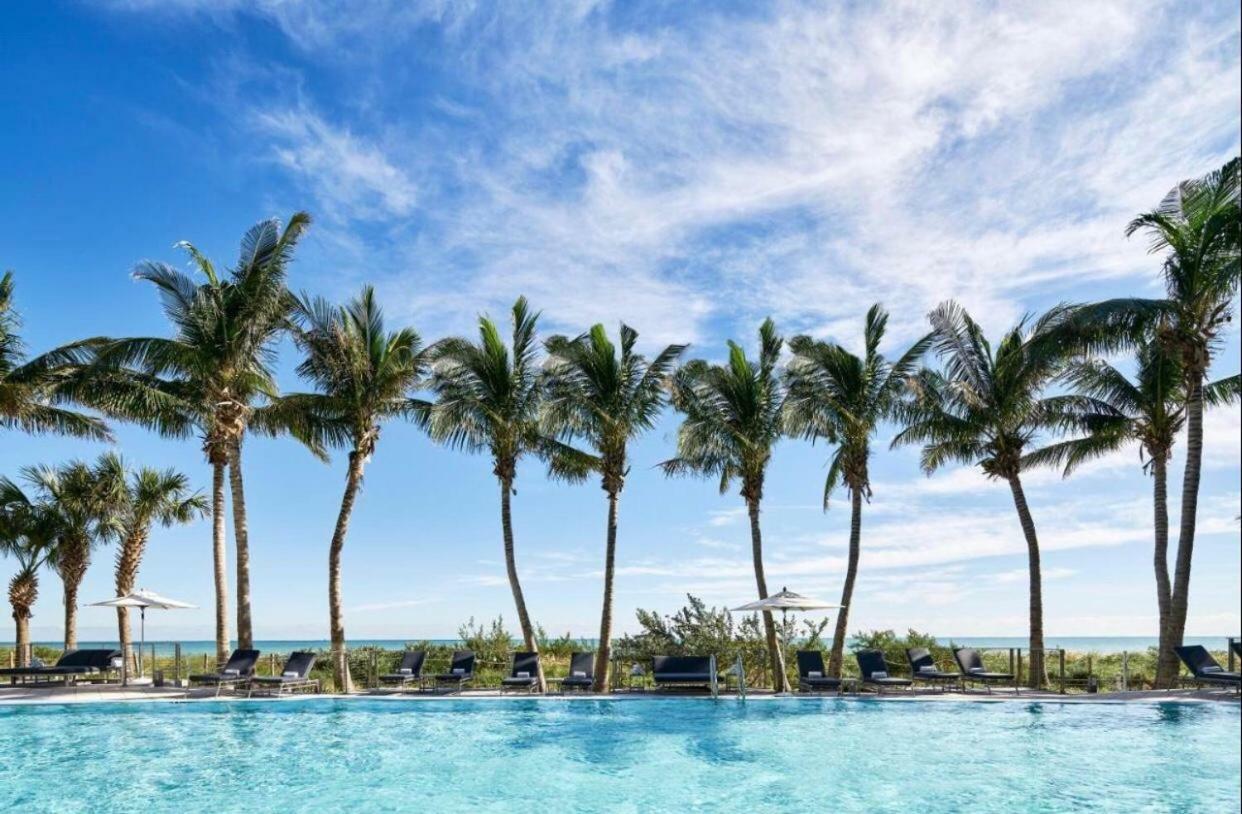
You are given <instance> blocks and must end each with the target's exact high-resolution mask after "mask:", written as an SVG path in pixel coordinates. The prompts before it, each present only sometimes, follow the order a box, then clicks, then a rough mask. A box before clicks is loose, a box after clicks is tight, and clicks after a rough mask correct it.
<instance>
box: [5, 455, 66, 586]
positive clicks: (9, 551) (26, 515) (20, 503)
mask: <svg viewBox="0 0 1242 814" xmlns="http://www.w3.org/2000/svg"><path fill="white" fill-rule="evenodd" d="M61 529H62V519H61V517H60V516H59V514H57V513H56V512H55V511H52V510H51V509H49V507H48V506H47V505H46V504H44V503H41V502H37V501H34V500H31V499H30V497H29V496H28V495H27V494H26V493H25V492H24V491H23V490H22V488H21V487H20V486H19V485H17V484H16V483H15V482H13V481H12V480H10V479H9V478H7V477H0V554H4V555H6V556H10V557H13V558H14V559H15V560H17V570H18V576H31V575H33V574H34V573H35V572H36V571H38V570H39V568H41V567H42V566H43V563H44V562H46V560H47V558H48V556H49V555H50V554H51V553H52V548H53V546H54V545H55V543H56V540H57V538H58V536H59V535H60V533H61Z"/></svg>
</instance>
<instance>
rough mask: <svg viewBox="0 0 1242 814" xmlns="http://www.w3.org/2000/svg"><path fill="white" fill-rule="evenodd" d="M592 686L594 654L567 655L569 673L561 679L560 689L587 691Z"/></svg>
mask: <svg viewBox="0 0 1242 814" xmlns="http://www.w3.org/2000/svg"><path fill="white" fill-rule="evenodd" d="M593 686H595V654H594V653H574V654H573V655H571V656H570V657H569V675H567V676H565V677H564V678H562V679H561V689H562V690H582V691H584V692H589V691H590V689H591V688H592V687H593Z"/></svg>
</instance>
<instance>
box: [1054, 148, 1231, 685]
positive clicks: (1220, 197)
mask: <svg viewBox="0 0 1242 814" xmlns="http://www.w3.org/2000/svg"><path fill="white" fill-rule="evenodd" d="M1240 164H1242V159H1238V158H1234V159H1232V160H1231V161H1229V162H1228V163H1227V164H1225V166H1223V167H1221V168H1220V169H1219V170H1216V171H1215V172H1211V173H1208V174H1207V175H1205V176H1203V177H1202V178H1198V179H1193V180H1188V181H1183V182H1182V183H1180V184H1178V185H1177V186H1176V187H1175V188H1174V189H1173V190H1172V191H1170V192H1169V194H1168V195H1167V196H1165V199H1164V200H1163V201H1161V203H1160V205H1159V206H1158V207H1157V208H1156V209H1155V210H1153V211H1151V212H1145V213H1143V214H1141V215H1139V216H1138V217H1136V218H1135V219H1134V220H1132V221H1131V222H1130V224H1129V226H1128V227H1127V228H1126V234H1127V235H1133V234H1134V233H1135V232H1140V231H1141V232H1144V233H1146V234H1147V235H1149V236H1150V237H1151V252H1152V253H1153V254H1162V255H1163V256H1164V263H1163V265H1162V268H1161V272H1162V274H1163V277H1164V283H1165V298H1164V299H1154V300H1153V299H1135V298H1124V299H1114V300H1106V301H1104V302H1100V303H1095V304H1093V305H1089V306H1085V307H1084V308H1082V309H1080V312H1079V316H1078V319H1077V321H1076V323H1077V324H1076V326H1075V327H1076V328H1078V329H1082V328H1084V327H1085V328H1086V331H1087V335H1088V336H1090V337H1092V341H1091V342H1090V344H1091V345H1093V346H1094V347H1095V348H1096V349H1116V348H1117V347H1119V346H1125V345H1131V346H1132V345H1136V344H1141V343H1142V342H1144V341H1146V340H1147V339H1148V338H1149V337H1151V336H1155V338H1156V341H1157V342H1159V343H1160V344H1161V345H1162V346H1163V347H1164V349H1165V351H1166V352H1167V353H1168V354H1169V355H1170V356H1172V357H1175V358H1176V359H1177V361H1178V364H1179V365H1180V367H1181V372H1182V379H1183V384H1182V387H1183V389H1184V399H1185V413H1186V467H1185V469H1184V470H1183V473H1182V507H1181V521H1180V528H1179V530H1178V540H1177V557H1176V565H1175V568H1174V573H1173V586H1172V593H1171V597H1170V614H1169V617H1170V631H1169V632H1170V636H1169V638H1168V641H1167V645H1168V647H1167V648H1166V650H1165V652H1164V653H1163V654H1162V657H1161V658H1162V660H1163V661H1164V662H1166V663H1171V660H1172V659H1173V658H1174V656H1173V655H1172V648H1174V647H1176V646H1178V645H1180V644H1181V643H1182V637H1183V635H1184V634H1185V630H1186V611H1187V607H1188V603H1189V596H1190V566H1191V560H1192V558H1193V554H1194V542H1195V524H1196V521H1197V519H1198V509H1199V480H1200V473H1201V470H1202V468H1203V406H1204V383H1205V381H1206V380H1207V374H1208V370H1209V369H1210V368H1211V365H1212V360H1213V357H1214V356H1215V354H1216V352H1217V351H1218V350H1219V349H1220V347H1221V342H1220V333H1221V331H1222V330H1224V329H1225V327H1226V326H1227V325H1228V324H1229V322H1230V321H1231V320H1232V319H1233V313H1234V308H1235V305H1234V300H1235V298H1236V297H1237V296H1238V288H1239V283H1240V281H1242V266H1240V261H1239V256H1240V252H1239V243H1240V240H1239V236H1240V234H1242V215H1240V214H1239V212H1240V210H1239V206H1238V176H1239V168H1240Z"/></svg>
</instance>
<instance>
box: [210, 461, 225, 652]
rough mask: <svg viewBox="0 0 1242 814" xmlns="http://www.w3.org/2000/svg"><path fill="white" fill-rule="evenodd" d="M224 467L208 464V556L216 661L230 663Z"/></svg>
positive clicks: (217, 463)
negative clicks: (212, 574) (213, 588)
mask: <svg viewBox="0 0 1242 814" xmlns="http://www.w3.org/2000/svg"><path fill="white" fill-rule="evenodd" d="M224 467H225V462H224V461H219V462H213V463H212V465H211V554H212V559H213V564H214V566H215V580H216V662H217V663H218V664H224V663H225V662H227V661H228V660H229V606H228V603H229V578H228V574H227V573H226V570H225V567H226V566H225V547H224V546H225V539H224V532H225V529H224Z"/></svg>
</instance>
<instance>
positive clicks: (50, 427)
mask: <svg viewBox="0 0 1242 814" xmlns="http://www.w3.org/2000/svg"><path fill="white" fill-rule="evenodd" d="M20 325H21V319H20V318H19V316H18V314H17V312H16V311H14V310H13V272H11V271H6V272H5V273H4V275H3V276H0V428H3V429H6V430H13V429H16V430H20V431H22V432H26V433H54V434H57V435H68V436H73V437H76V438H88V439H91V440H96V441H107V440H110V438H111V436H110V435H109V433H108V428H107V425H105V424H104V422H103V421H101V420H100V419H99V418H96V417H94V416H88V415H84V414H82V413H78V412H74V411H72V410H68V409H65V408H64V407H61V406H59V402H61V401H63V400H64V399H63V393H64V388H63V384H64V381H65V379H64V370H65V367H66V366H67V365H72V364H74V363H77V362H80V359H79V355H80V352H81V351H83V350H84V349H85V348H84V347H83V346H81V345H80V344H79V345H73V346H65V347H63V348H57V349H56V350H53V351H50V352H48V353H45V354H43V355H41V356H37V357H35V358H34V359H27V358H26V354H25V345H24V343H23V342H22V339H21V336H20V335H19V334H18V333H17V329H18V328H19V327H20Z"/></svg>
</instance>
